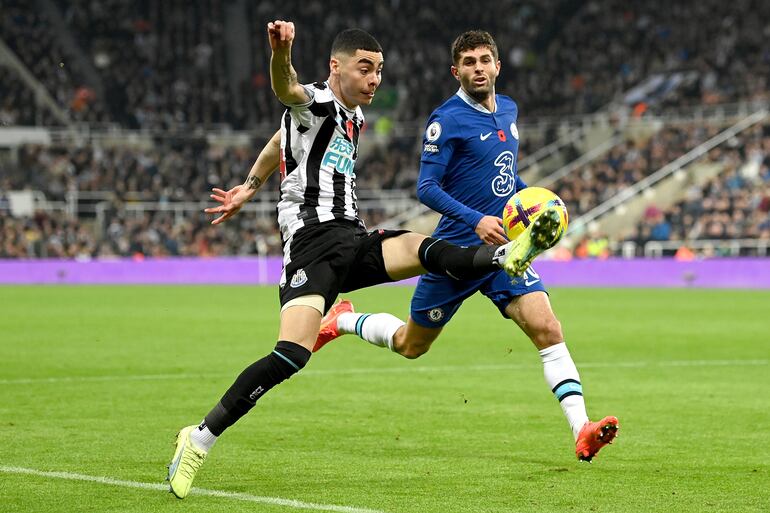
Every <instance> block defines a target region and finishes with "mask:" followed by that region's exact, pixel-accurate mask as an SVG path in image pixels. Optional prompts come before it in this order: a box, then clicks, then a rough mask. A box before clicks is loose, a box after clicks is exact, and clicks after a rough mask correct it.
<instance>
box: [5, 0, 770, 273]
mask: <svg viewBox="0 0 770 513" xmlns="http://www.w3.org/2000/svg"><path fill="white" fill-rule="evenodd" d="M45 5H46V6H47V7H46V8H45V9H38V7H39V6H38V5H37V4H35V3H29V2H22V1H20V0H8V1H5V2H3V6H2V14H3V16H2V17H0V37H1V38H2V40H3V42H4V43H5V44H6V45H7V46H8V47H9V48H10V50H11V51H12V52H14V53H15V54H16V56H17V57H18V58H19V59H20V61H21V62H22V63H23V64H24V65H25V66H26V67H27V68H28V69H29V70H30V72H31V73H32V74H33V75H34V76H35V78H37V79H38V80H39V81H40V82H41V83H42V85H43V86H44V87H45V88H46V89H47V90H48V92H49V93H51V96H52V97H53V99H54V100H55V101H56V102H57V103H58V104H59V105H60V106H61V107H62V108H63V109H65V110H66V111H67V112H69V114H70V116H71V117H72V118H73V119H74V120H76V121H80V122H84V123H90V124H93V125H95V124H100V123H104V122H109V123H116V124H118V125H120V126H123V127H129V128H143V129H151V130H155V131H156V132H157V133H160V131H162V132H163V134H164V136H163V137H158V139H157V141H156V145H155V147H154V148H153V149H149V150H148V149H138V148H131V147H123V148H111V147H105V146H100V145H99V144H94V145H91V146H84V147H80V146H67V145H62V144H54V145H52V146H36V145H25V146H21V147H20V148H18V150H14V158H13V159H7V158H6V159H3V161H2V162H0V214H2V218H0V223H2V225H0V228H1V230H0V237H2V239H0V248H2V249H0V256H3V257H20V256H67V257H73V258H86V257H89V258H90V257H97V256H110V255H120V256H127V255H135V256H163V255H221V254H272V253H277V252H279V247H280V240H279V238H278V235H277V231H276V228H275V224H274V221H273V220H272V218H265V217H264V216H257V215H254V214H252V213H246V214H244V215H243V216H242V217H241V218H240V219H239V220H238V221H237V222H231V223H228V224H227V225H226V226H225V228H224V229H223V228H221V227H220V228H216V229H214V228H212V227H211V226H210V225H209V224H208V221H209V219H207V218H206V216H203V215H201V214H200V213H196V214H190V213H189V212H190V211H188V213H187V214H185V215H180V214H179V213H175V212H168V211H155V210H153V211H144V212H142V211H141V209H127V208H126V205H131V204H132V203H135V202H139V201H147V202H158V203H160V204H165V203H174V202H197V203H200V202H201V201H202V200H205V198H206V197H207V194H208V192H209V190H210V189H211V187H213V186H219V187H223V186H224V187H231V186H233V185H235V184H237V183H240V181H241V180H242V179H243V176H244V175H245V173H246V172H247V170H248V169H249V167H250V165H251V163H252V162H253V160H254V158H255V156H256V150H257V149H258V148H260V147H261V146H262V144H263V143H264V139H262V138H260V137H255V138H254V140H253V143H252V145H251V146H250V147H249V148H229V149H228V148H222V147H218V146H214V145H212V146H209V145H208V144H206V143H205V139H204V138H202V137H201V138H200V139H196V138H194V137H189V135H190V133H191V132H192V133H198V132H199V131H200V133H202V131H203V130H205V129H206V128H212V127H223V126H229V127H232V128H236V129H242V128H252V127H256V126H260V127H262V128H264V129H265V130H266V129H267V128H273V127H275V126H276V120H277V119H278V117H279V116H280V113H281V110H282V107H281V106H280V105H279V103H278V102H277V101H276V100H275V97H274V95H273V93H272V91H271V89H270V83H269V70H268V62H269V61H268V57H269V49H268V48H267V44H266V38H265V35H264V27H265V25H266V23H267V22H268V21H270V20H272V19H276V18H286V19H292V20H293V21H295V23H296V25H297V30H298V37H297V40H296V43H295V49H294V52H293V60H294V64H295V67H296V68H297V70H298V71H299V73H300V79H301V80H303V81H312V80H317V79H320V78H323V77H325V76H326V75H327V73H328V71H327V62H326V59H325V58H319V54H318V51H319V48H328V47H329V45H330V43H331V38H332V37H333V35H334V34H335V33H336V32H337V31H338V30H340V29H342V28H346V27H349V26H361V27H362V28H364V29H368V30H371V31H372V32H373V33H375V35H376V36H377V37H378V38H379V40H380V42H381V43H382V45H383V47H384V48H385V55H386V68H385V72H384V82H383V84H382V87H381V88H380V91H378V95H377V99H376V102H375V104H374V105H373V106H372V108H371V109H369V110H367V114H370V113H371V114H370V116H369V117H368V119H369V120H370V121H371V123H370V124H369V125H368V126H367V130H372V131H374V132H375V133H377V134H380V135H383V136H384V137H383V138H382V140H383V141H386V142H385V143H383V144H382V145H380V146H376V147H375V148H374V149H373V150H372V151H371V152H369V153H368V154H367V155H366V156H365V157H362V159H361V161H360V162H359V164H358V169H363V170H365V171H364V172H361V173H359V177H358V187H359V189H361V190H364V189H366V190H372V191H379V190H386V189H400V190H405V191H414V189H415V185H416V180H417V173H418V165H419V159H418V155H419V152H420V139H419V135H418V132H419V131H420V129H419V128H417V129H413V130H412V131H411V132H409V131H408V130H407V131H405V130H402V127H404V126H412V127H415V126H420V125H422V123H423V122H424V119H425V117H426V116H427V115H428V113H429V112H430V111H431V110H432V109H433V108H435V107H436V106H438V105H439V104H440V103H441V102H442V101H443V100H444V99H445V98H446V97H448V96H449V95H451V94H452V93H453V92H454V91H455V90H456V88H457V84H456V82H455V81H454V80H453V79H452V78H451V77H450V76H449V73H448V67H449V65H450V64H451V62H450V57H449V44H450V42H451V40H452V38H453V37H454V36H455V35H456V34H457V32H458V31H459V30H461V28H467V25H468V23H469V16H470V17H471V18H472V19H473V24H474V25H477V26H480V27H484V28H488V29H490V30H491V31H492V32H493V33H494V34H495V36H496V38H497V42H498V44H499V47H500V51H501V54H500V59H501V61H502V63H503V67H504V69H503V73H502V74H501V76H500V78H499V80H498V91H499V92H503V93H507V94H510V95H511V96H513V97H514V98H515V99H516V100H517V102H518V103H519V105H520V108H521V116H520V120H521V121H523V122H524V123H526V122H527V120H529V119H533V118H536V117H538V116H541V117H542V116H550V115H558V116H563V115H573V114H581V113H587V112H593V111H596V110H597V109H601V108H602V107H603V106H605V105H607V104H608V103H609V102H611V101H616V102H623V101H624V99H623V93H624V92H627V91H629V90H630V89H631V88H633V87H635V86H639V85H640V84H642V85H643V84H645V82H646V81H649V79H650V77H652V76H653V75H654V74H656V73H664V74H669V75H672V74H677V73H681V75H680V76H678V77H677V79H676V80H671V81H670V83H668V84H667V85H665V87H664V86H661V85H660V84H661V83H657V84H658V86H656V87H653V88H646V89H645V88H644V87H642V88H641V91H642V92H641V93H639V92H637V94H635V95H634V97H633V102H640V103H643V104H644V109H642V110H639V111H637V112H638V113H642V112H644V111H645V109H648V108H649V109H651V110H654V109H655V108H664V109H665V108H667V107H671V106H677V107H678V106H682V105H687V104H693V103H697V104H714V103H724V102H733V101H738V100H752V99H762V98H764V99H767V98H768V90H770V84H769V83H768V80H769V79H770V50H768V48H769V47H767V45H765V44H763V42H764V41H765V40H766V38H767V36H768V35H770V25H768V24H767V21H766V20H768V19H770V4H768V3H766V2H760V1H757V0H736V1H735V2H732V3H730V4H724V3H720V2H717V1H716V0H706V1H705V2H701V3H699V4H697V5H691V6H683V5H681V4H677V3H676V2H665V1H663V0H651V1H649V2H642V3H639V2H637V3H631V4H629V3H628V2H622V1H621V0H603V1H601V2H599V1H598V0H591V1H588V2H577V1H574V0H546V1H541V2H535V1H531V0H525V1H523V2H522V1H514V0H503V1H502V2H497V3H496V4H495V9H483V8H478V9H475V10H474V11H473V12H472V15H471V14H469V11H468V8H467V2H462V1H460V0H447V1H446V2H442V3H441V4H430V3H425V2H419V1H418V0H392V1H390V2H386V3H383V2H377V1H375V0H361V1H357V2H354V1H353V0H341V1H340V2H338V3H337V4H335V9H334V10H333V11H330V10H328V8H327V7H328V6H326V5H325V3H324V2H321V1H320V0H305V1H302V2H299V0H282V1H281V2H275V1H273V0H265V1H262V2H247V3H245V4H242V5H244V6H245V12H244V15H245V16H246V18H247V25H248V27H249V30H248V31H247V34H246V35H247V36H248V37H249V41H244V43H245V44H246V46H248V48H249V53H250V55H251V59H250V65H251V69H249V70H248V73H247V75H248V79H247V80H245V81H243V82H240V83H235V82H233V81H232V80H231V77H232V76H233V73H232V66H233V62H234V61H233V60H232V58H231V57H230V56H229V55H228V51H227V47H228V46H227V44H226V40H227V36H230V37H233V36H232V34H227V23H228V16H227V11H228V9H231V8H232V5H231V4H228V3H227V2H225V1H223V0H202V1H201V2H195V3H193V4H189V3H187V2H184V1H182V0H171V1H168V2H159V1H156V0H149V1H145V2H130V1H128V0H99V1H96V0H66V1H65V0H54V1H52V2H46V3H45ZM500 11H504V12H506V13H510V15H509V16H505V17H503V18H501V17H499V16H498V15H497V14H496V13H498V12H500ZM746 12H753V13H754V15H752V16H746V15H738V14H737V13H746ZM394 13H398V15H394ZM59 18H60V19H59ZM693 19H696V20H697V23H693V22H692V20H693ZM63 31H64V33H63ZM67 31H68V34H69V36H71V37H72V38H73V40H74V44H75V48H77V49H79V50H80V51H81V52H82V55H71V54H69V53H68V50H66V48H71V47H72V46H71V45H69V46H68V45H64V44H62V39H63V38H64V37H65V36H67V33H66V32H67ZM83 66H86V67H91V68H92V69H90V73H87V71H89V70H86V69H84V68H83ZM0 70H1V71H2V73H0V125H3V126H8V125H39V124H43V125H52V124H55V121H54V119H53V116H52V115H51V113H50V112H48V110H47V109H45V108H43V107H41V106H40V103H39V102H38V101H37V100H36V99H35V98H34V94H33V93H32V92H31V89H30V88H28V87H27V85H26V84H25V83H24V82H23V81H22V80H20V79H19V78H18V77H17V75H16V74H15V72H12V71H11V68H8V67H5V68H0ZM416 70H419V72H417V71H416ZM6 71H8V72H6ZM93 77H96V78H97V81H98V83H96V84H95V83H91V82H90V81H91V80H92V79H93ZM719 129H720V128H718V127H714V126H711V125H708V124H701V125H697V126H696V125H691V126H686V125H671V126H668V127H666V128H664V129H663V130H661V131H659V132H657V133H655V134H653V135H652V136H651V137H650V138H649V139H641V140H628V141H626V142H624V143H622V144H621V145H619V146H617V147H615V148H613V149H611V150H610V151H609V152H608V153H607V154H606V155H604V156H603V157H601V158H599V159H597V160H595V161H593V162H591V163H589V164H588V165H586V166H584V167H582V168H581V169H579V170H578V171H576V172H574V173H572V174H570V175H567V176H565V177H563V178H562V179H560V180H559V181H558V182H557V183H555V184H553V185H552V186H551V188H553V189H554V190H555V191H556V192H557V193H559V194H560V195H561V196H562V198H563V199H564V200H565V201H566V202H567V203H568V205H569V207H570V212H571V215H572V217H573V218H574V217H575V216H578V215H580V214H583V213H585V212H587V211H589V210H590V209H592V208H593V207H595V206H596V205H598V204H599V203H601V202H603V201H605V200H607V199H608V198H610V197H611V196H613V195H614V194H616V193H617V192H618V191H620V190H622V189H623V188H625V187H628V186H629V185H631V184H633V183H635V182H637V181H638V180H640V179H642V178H644V177H645V176H648V175H649V174H650V173H652V172H654V171H656V170H657V169H659V168H660V167H662V166H663V165H664V164H666V163H668V162H670V161H671V160H673V159H674V158H676V157H678V156H679V155H681V154H682V153H684V152H686V151H688V150H690V149H692V148H693V147H695V146H696V145H698V144H700V143H702V142H703V141H705V140H707V139H708V138H710V137H712V136H713V135H714V134H715V133H716V132H717V131H718V130H719ZM178 132H184V134H185V137H176V138H175V137H174V134H175V133H178ZM412 132H414V133H412ZM768 132H770V131H769V130H768V127H767V126H762V127H759V128H756V129H754V130H751V131H749V132H746V133H743V134H741V135H740V137H738V138H735V139H734V140H733V141H730V144H728V145H723V146H720V148H719V149H718V150H714V151H712V152H711V153H710V154H709V156H708V158H709V159H711V160H712V162H717V163H720V164H721V165H723V166H724V168H725V171H724V173H723V174H721V175H720V176H718V177H717V178H715V179H713V180H712V181H710V182H709V183H708V184H707V185H706V186H705V187H704V188H702V189H701V188H697V187H693V188H691V189H690V190H688V191H687V196H686V198H685V199H684V200H682V201H681V202H679V203H678V204H676V205H674V206H673V207H672V208H670V209H666V208H658V207H655V206H651V207H650V208H649V209H648V211H647V212H646V214H645V216H644V218H643V219H642V220H641V221H640V223H639V225H638V226H636V227H635V228H634V230H633V231H632V233H628V234H626V237H625V240H627V241H633V242H635V243H637V247H639V248H641V247H642V246H643V245H644V244H645V243H646V242H649V241H651V240H670V239H682V240H690V239H705V238H713V239H721V238H760V239H761V238H766V237H767V236H768V226H767V225H768V215H767V206H768V203H770V199H768V174H770V173H768V159H769V158H770V157H768V155H770V142H768V141H770V133H768ZM169 134H170V135H171V137H169ZM524 135H525V136H524V137H522V141H521V148H520V158H521V157H523V156H526V155H528V154H530V153H531V152H532V151H534V150H535V149H536V148H538V147H541V146H543V145H545V144H547V143H548V142H550V141H551V140H553V139H554V137H555V136H554V134H553V133H549V132H548V131H543V132H538V135H537V137H534V133H533V134H532V135H528V134H527V133H526V131H524ZM277 187H278V186H277V180H275V179H274V180H273V181H271V182H268V183H267V184H266V185H265V186H264V188H265V189H267V190H268V191H271V194H275V191H276V190H277ZM24 189H33V190H38V191H42V192H43V194H44V195H45V196H46V198H47V199H48V200H49V201H53V202H65V201H68V200H69V201H71V194H72V193H73V192H77V193H78V194H80V195H81V196H84V197H85V196H88V195H89V194H91V196H90V197H91V198H94V199H93V201H100V202H102V207H104V205H107V207H106V208H103V217H100V218H99V219H98V222H97V219H96V218H95V217H94V216H93V214H89V216H92V217H85V218H82V217H81V218H79V219H78V218H71V217H67V216H61V215H53V214H49V213H45V212H38V213H37V214H35V215H34V216H32V217H26V218H25V217H19V218H13V217H11V216H10V215H7V214H8V212H10V202H9V199H8V197H6V196H5V194H4V192H3V191H12V190H24ZM364 216H365V218H366V219H367V220H368V222H369V224H370V225H374V224H377V223H378V222H379V221H381V220H382V219H383V216H384V213H383V212H382V211H377V210H369V211H367V212H365V213H364ZM583 242H585V244H583V243H582V242H581V245H579V247H578V249H577V250H576V253H577V254H579V255H585V256H598V255H600V254H606V253H607V252H608V251H609V246H610V244H608V243H606V242H607V241H604V242H602V243H601V244H593V246H592V248H593V249H591V250H590V251H588V250H587V248H588V245H589V243H593V242H596V241H591V240H587V241H583ZM581 248H582V249H581ZM597 248H599V249H597ZM584 250H585V251H584Z"/></svg>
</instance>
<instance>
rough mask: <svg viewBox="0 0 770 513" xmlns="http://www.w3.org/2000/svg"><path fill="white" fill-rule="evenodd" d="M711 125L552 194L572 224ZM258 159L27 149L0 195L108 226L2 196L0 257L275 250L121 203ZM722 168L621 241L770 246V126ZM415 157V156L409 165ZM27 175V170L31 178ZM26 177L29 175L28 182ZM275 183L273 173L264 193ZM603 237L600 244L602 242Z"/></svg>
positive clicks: (382, 163)
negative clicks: (39, 195)
mask: <svg viewBox="0 0 770 513" xmlns="http://www.w3.org/2000/svg"><path fill="white" fill-rule="evenodd" d="M716 130H718V129H717V128H713V127H711V128H706V127H703V126H700V125H694V126H682V127H669V128H665V129H663V130H661V131H660V132H658V133H656V134H654V135H652V136H651V137H650V138H649V139H648V140H647V141H646V142H643V143H635V142H632V141H627V142H625V143H624V144H623V145H621V146H619V147H617V148H614V149H613V150H611V151H610V152H608V153H607V154H606V155H605V156H604V157H603V158H601V159H599V160H598V161H597V162H595V163H593V164H591V165H589V166H586V167H584V168H583V169H582V170H580V171H579V172H576V173H573V174H570V175H567V176H566V177H565V178H563V179H562V180H561V181H559V182H557V183H556V184H555V185H554V186H553V187H552V188H553V189H554V191H556V192H557V193H558V194H559V195H560V196H561V197H562V198H563V199H564V200H565V202H566V203H567V205H568V207H569V209H570V213H571V215H572V217H573V218H574V217H576V216H577V215H580V214H582V213H584V212H586V211H588V210H590V209H591V208H592V207H593V206H596V205H597V204H598V202H600V201H604V200H606V199H608V198H609V197H611V196H612V195H614V194H616V193H617V192H618V191H619V190H621V189H622V188H624V187H627V186H630V185H632V184H633V183H635V182H637V181H639V180H640V179H641V178H644V177H645V176H648V175H649V174H650V173H651V172H652V171H655V170H657V169H659V168H660V167H662V166H663V165H665V164H666V163H668V162H670V161H671V160H674V159H675V158H676V157H678V156H679V155H681V154H682V153H684V152H686V151H688V150H689V149H692V148H693V147H694V146H696V145H697V144H699V143H701V142H703V141H704V140H705V139H707V138H708V137H710V136H712V135H713V134H714V132H715V131H716ZM254 157H255V155H254V153H253V151H249V150H245V149H223V148H214V147H212V148H198V149H195V148H192V147H189V146H181V147H178V148H167V149H166V151H159V150H151V151H140V150H129V149H99V148H98V147H93V146H89V147H87V148H42V147H39V146H25V147H22V149H21V151H20V162H21V165H20V166H18V167H16V168H13V169H15V172H14V171H13V169H11V168H9V167H7V166H3V167H2V169H3V170H4V171H8V170H9V169H11V172H4V173H3V174H2V175H0V185H2V189H3V190H17V189H24V188H31V189H37V190H42V191H44V192H45V194H46V197H47V198H49V199H52V200H59V201H64V200H65V199H66V196H67V193H68V191H73V190H77V191H79V192H80V193H83V192H99V191H101V192H105V193H107V192H109V194H105V195H104V197H103V198H102V200H103V201H105V202H106V204H107V205H109V207H108V208H106V209H105V210H104V218H103V219H102V220H101V221H100V222H101V223H103V225H102V226H99V225H98V223H96V222H95V219H93V218H91V219H88V218H85V219H80V220H78V219H75V218H68V217H61V216H54V215H51V214H46V213H42V212H40V213H37V214H36V215H35V216H33V217H30V218H13V217H11V216H9V215H6V213H7V212H8V211H9V202H8V200H7V198H4V197H3V196H2V195H0V214H3V215H2V221H0V222H2V225H1V228H2V229H1V230H0V232H2V235H1V237H2V239H0V247H1V248H2V249H1V250H0V256H2V257H6V258H8V257H24V256H28V257H34V256H37V257H43V256H67V257H73V258H77V257H79V258H85V257H89V258H90V257H104V256H111V255H119V256H164V255H201V256H211V255H227V254H232V255H245V254H279V253H280V245H281V242H280V237H279V234H278V232H277V228H276V226H275V221H274V219H273V216H271V215H270V216H258V215H255V214H252V213H245V214H242V215H241V216H240V217H238V218H236V220H233V221H231V222H229V223H227V224H226V225H224V226H223V227H212V226H211V225H210V224H209V221H210V218H209V217H208V216H205V215H203V214H202V213H200V212H199V211H200V210H201V209H200V208H199V209H198V210H197V211H196V213H194V214H191V213H189V212H187V213H185V214H183V215H182V214H175V213H171V212H164V211H145V212H142V211H141V210H135V211H132V212H129V211H128V210H127V209H126V208H125V206H126V204H130V203H131V202H136V201H152V202H159V203H161V204H162V203H164V202H165V203H168V202H173V201H188V202H201V200H205V198H206V197H207V194H208V191H209V190H210V188H211V187H212V186H221V185H223V184H226V185H227V186H228V187H230V186H233V185H235V184H237V183H240V182H241V181H242V179H243V176H244V174H245V170H247V169H248V168H249V166H250V165H251V162H252V161H253V159H254ZM369 158H370V163H369V166H368V167H363V166H362V168H363V169H366V172H362V173H360V176H361V180H360V182H361V183H362V184H364V185H365V186H367V187H369V188H373V189H378V188H389V187H404V188H409V187H411V188H412V190H413V189H414V187H413V184H414V180H415V179H416V173H417V167H416V164H414V163H412V164H411V169H412V171H411V172H410V173H409V176H407V173H403V171H404V169H405V168H406V169H410V167H409V164H410V162H408V160H409V159H408V157H407V156H406V155H405V154H400V155H395V156H394V155H393V154H391V155H389V156H385V155H379V154H377V153H376V152H375V153H374V154H372V155H371V156H370V157H369ZM705 159H707V160H708V161H710V162H712V163H717V164H719V165H721V166H722V167H723V168H724V171H723V172H722V173H721V174H719V175H718V176H717V177H715V178H714V179H712V180H710V181H709V182H707V184H706V185H705V186H703V187H700V186H697V185H692V186H690V187H689V189H688V190H687V191H686V195H685V198H684V199H683V200H681V201H680V202H678V203H677V204H675V205H674V206H673V207H671V208H669V209H661V208H658V207H656V206H655V205H651V206H650V207H649V208H648V209H647V211H646V212H645V216H644V218H643V219H642V220H641V221H640V222H639V224H638V226H636V227H635V229H634V230H633V232H632V233H629V234H627V235H626V236H625V240H628V241H633V242H635V243H636V244H637V245H638V247H639V248H640V251H641V248H643V246H644V244H645V243H647V242H649V241H665V240H698V239H716V240H719V239H728V238H730V239H733V238H756V239H760V240H770V124H768V125H757V126H756V127H755V128H753V129H751V130H747V131H746V132H744V133H742V134H740V135H739V136H738V137H735V138H733V139H732V140H730V141H729V143H727V144H725V145H722V146H719V147H718V148H717V149H715V150H712V151H711V152H710V153H709V154H708V155H707V156H706V157H705ZM412 160H414V159H412ZM24 170H31V171H32V172H31V174H29V175H28V174H27V172H26V171H24ZM30 176H32V177H33V178H32V179H30V178H29V177H30ZM263 187H264V188H265V189H266V190H264V191H262V193H264V194H269V193H268V192H267V191H269V190H273V191H274V190H275V189H276V188H277V176H274V177H273V178H272V179H271V180H270V181H269V182H268V183H267V184H266V185H265V186H263ZM363 215H364V218H365V219H366V220H367V221H368V223H369V224H370V225H376V224H377V223H378V222H380V221H381V220H382V215H381V213H378V212H376V211H367V212H364V213H363ZM583 242H584V243H585V244H579V246H585V247H578V248H577V249H576V255H577V256H586V257H590V256H601V255H605V256H606V255H607V254H609V251H610V248H609V245H608V244H603V245H602V246H601V249H600V250H594V251H593V252H591V251H588V246H587V244H588V243H590V242H591V240H586V241H583ZM605 242H606V241H605Z"/></svg>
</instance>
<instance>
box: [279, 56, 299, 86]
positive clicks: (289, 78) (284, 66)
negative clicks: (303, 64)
mask: <svg viewBox="0 0 770 513" xmlns="http://www.w3.org/2000/svg"><path fill="white" fill-rule="evenodd" d="M281 75H282V77H283V80H285V81H286V83H287V84H290V85H291V84H294V83H296V82H297V72H296V71H294V68H293V67H292V66H291V62H288V61H287V62H282V63H281Z"/></svg>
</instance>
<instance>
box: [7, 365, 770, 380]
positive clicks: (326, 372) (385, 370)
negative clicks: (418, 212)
mask: <svg viewBox="0 0 770 513" xmlns="http://www.w3.org/2000/svg"><path fill="white" fill-rule="evenodd" d="M768 364H770V360H662V361H635V362H613V361H607V362H578V367H580V368H581V369H583V368H585V369H592V368H599V369H611V368H641V367H741V366H750V367H751V366H761V365H768ZM539 367H540V363H539V362H538V363H534V362H533V363H509V364H497V365H493V364H489V365H435V366H428V365H422V366H412V365H409V364H406V363H405V364H404V365H402V366H399V367H375V368H356V367H351V368H349V369H306V370H303V371H302V373H301V376H330V375H339V376H345V375H357V374H399V373H409V372H413V373H430V372H460V373H461V372H487V371H505V370H519V369H532V368H539ZM233 376H234V374H232V373H229V374H228V373H223V372H218V373H201V374H194V373H181V374H133V375H131V374H129V375H125V376H124V375H111V376H61V377H55V378H15V379H0V385H27V384H46V383H87V382H94V381H164V380H185V379H200V378H227V377H233Z"/></svg>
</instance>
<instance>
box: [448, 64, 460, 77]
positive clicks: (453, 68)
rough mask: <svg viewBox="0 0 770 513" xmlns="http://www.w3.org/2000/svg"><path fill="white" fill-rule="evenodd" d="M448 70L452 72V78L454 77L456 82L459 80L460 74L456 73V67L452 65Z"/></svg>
mask: <svg viewBox="0 0 770 513" xmlns="http://www.w3.org/2000/svg"><path fill="white" fill-rule="evenodd" d="M450 70H451V71H452V76H453V77H455V78H456V79H457V80H460V72H458V71H457V66H455V65H454V64H453V65H452V67H451V68H450Z"/></svg>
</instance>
